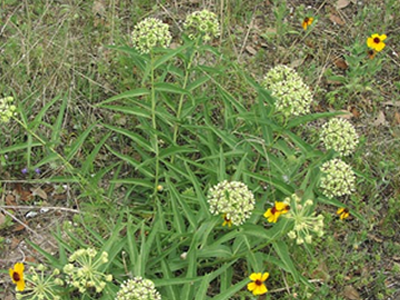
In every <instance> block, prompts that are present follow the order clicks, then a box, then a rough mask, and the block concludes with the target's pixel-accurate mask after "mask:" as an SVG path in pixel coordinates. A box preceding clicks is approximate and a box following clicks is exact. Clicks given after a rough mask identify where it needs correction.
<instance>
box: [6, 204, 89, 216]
mask: <svg viewBox="0 0 400 300" xmlns="http://www.w3.org/2000/svg"><path fill="white" fill-rule="evenodd" d="M1 208H4V209H49V210H61V211H67V212H71V213H74V214H80V213H81V212H80V211H79V210H76V209H72V208H66V207H57V206H40V207H38V206H22V205H5V206H2V207H1Z"/></svg>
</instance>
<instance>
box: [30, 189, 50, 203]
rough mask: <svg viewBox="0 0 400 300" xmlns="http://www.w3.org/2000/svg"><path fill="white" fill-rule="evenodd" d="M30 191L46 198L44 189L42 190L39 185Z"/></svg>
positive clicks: (33, 194) (34, 194)
mask: <svg viewBox="0 0 400 300" xmlns="http://www.w3.org/2000/svg"><path fill="white" fill-rule="evenodd" d="M31 191H32V196H39V197H40V198H42V199H43V200H47V193H46V192H45V191H44V190H42V189H41V188H40V187H38V188H36V189H33V188H32V189H31Z"/></svg>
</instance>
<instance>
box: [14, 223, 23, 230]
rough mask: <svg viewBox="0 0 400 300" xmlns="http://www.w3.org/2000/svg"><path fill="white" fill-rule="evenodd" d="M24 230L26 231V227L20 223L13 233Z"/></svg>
mask: <svg viewBox="0 0 400 300" xmlns="http://www.w3.org/2000/svg"><path fill="white" fill-rule="evenodd" d="M24 229H25V226H24V225H22V224H19V223H18V224H16V225H15V226H14V227H13V228H12V231H13V232H17V231H22V230H24Z"/></svg>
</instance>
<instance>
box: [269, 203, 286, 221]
mask: <svg viewBox="0 0 400 300" xmlns="http://www.w3.org/2000/svg"><path fill="white" fill-rule="evenodd" d="M289 210H290V206H289V205H288V204H286V203H285V202H277V201H275V205H274V206H273V207H272V208H268V210H267V211H266V212H265V213H264V217H266V218H267V219H268V222H270V223H276V222H277V221H278V218H279V216H280V215H283V214H286V213H287V212H288V211H289Z"/></svg>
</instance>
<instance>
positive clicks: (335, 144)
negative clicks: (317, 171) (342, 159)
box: [320, 118, 358, 156]
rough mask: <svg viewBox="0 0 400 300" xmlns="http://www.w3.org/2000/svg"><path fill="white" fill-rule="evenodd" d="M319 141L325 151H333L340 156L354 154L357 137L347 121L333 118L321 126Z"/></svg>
mask: <svg viewBox="0 0 400 300" xmlns="http://www.w3.org/2000/svg"><path fill="white" fill-rule="evenodd" d="M320 139H321V141H322V142H323V143H324V145H325V148H326V149H333V150H335V151H336V152H338V153H340V155H342V156H348V155H350V154H351V153H353V152H354V150H355V148H356V146H357V144H358V135H357V132H356V130H355V128H354V126H353V125H352V124H351V123H350V122H349V121H347V120H344V119H340V118H334V119H330V120H329V122H327V123H325V124H324V125H322V130H321V133H320Z"/></svg>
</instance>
